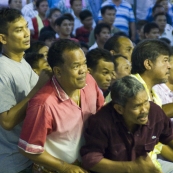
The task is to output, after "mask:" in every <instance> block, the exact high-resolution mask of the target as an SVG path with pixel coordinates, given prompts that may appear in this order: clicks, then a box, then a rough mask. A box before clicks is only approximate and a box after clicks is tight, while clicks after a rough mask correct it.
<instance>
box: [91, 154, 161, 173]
mask: <svg viewBox="0 0 173 173" xmlns="http://www.w3.org/2000/svg"><path fill="white" fill-rule="evenodd" d="M91 170H92V171H95V172H98V173H105V172H106V173H116V172H118V173H141V170H142V172H144V173H147V172H152V173H161V172H160V171H159V170H158V169H157V168H156V167H155V166H154V164H153V163H152V161H151V159H150V157H149V156H146V157H142V156H141V157H139V158H138V159H137V160H135V161H124V162H122V161H119V162H117V161H111V160H108V159H105V158H103V159H102V160H101V161H100V162H99V163H97V164H96V165H94V166H93V167H92V168H91Z"/></svg>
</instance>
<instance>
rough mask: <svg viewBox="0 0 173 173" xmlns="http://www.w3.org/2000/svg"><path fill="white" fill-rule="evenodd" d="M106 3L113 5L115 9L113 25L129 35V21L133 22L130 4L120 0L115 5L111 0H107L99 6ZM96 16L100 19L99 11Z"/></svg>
mask: <svg viewBox="0 0 173 173" xmlns="http://www.w3.org/2000/svg"><path fill="white" fill-rule="evenodd" d="M106 5H112V6H114V7H115V9H116V11H117V12H116V18H115V21H114V26H116V27H117V28H118V29H120V30H121V31H123V32H125V33H126V34H127V35H129V23H131V22H135V17H134V13H133V10H132V7H131V5H130V4H129V3H128V2H126V1H125V0H122V2H121V4H120V5H119V6H116V5H115V4H114V3H113V2H112V0H107V1H105V2H104V3H103V4H102V6H101V7H103V6H106ZM98 18H99V20H101V19H102V17H101V12H99V17H98Z"/></svg>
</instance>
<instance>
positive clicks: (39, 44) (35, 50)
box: [25, 41, 46, 53]
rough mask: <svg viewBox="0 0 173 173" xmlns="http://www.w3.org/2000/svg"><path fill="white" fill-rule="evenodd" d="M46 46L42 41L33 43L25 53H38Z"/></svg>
mask: <svg viewBox="0 0 173 173" xmlns="http://www.w3.org/2000/svg"><path fill="white" fill-rule="evenodd" d="M44 46H46V44H45V43H44V42H42V41H34V42H32V43H31V46H30V48H29V49H27V50H26V51H25V53H38V52H39V50H40V49H41V48H42V47H44Z"/></svg>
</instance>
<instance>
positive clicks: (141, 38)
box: [137, 26, 144, 40]
mask: <svg viewBox="0 0 173 173" xmlns="http://www.w3.org/2000/svg"><path fill="white" fill-rule="evenodd" d="M137 33H138V37H139V39H140V40H143V39H144V26H142V27H141V29H140V30H137Z"/></svg>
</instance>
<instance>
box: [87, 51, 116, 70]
mask: <svg viewBox="0 0 173 173" xmlns="http://www.w3.org/2000/svg"><path fill="white" fill-rule="evenodd" d="M86 59H87V66H88V67H89V68H91V69H92V70H94V69H96V67H97V65H98V62H99V60H101V59H103V60H104V61H106V62H112V63H113V62H114V61H113V58H112V55H111V53H110V52H109V51H107V50H105V49H101V48H95V49H92V50H90V51H89V52H87V54H86Z"/></svg>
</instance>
